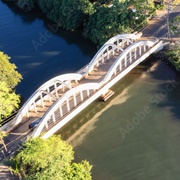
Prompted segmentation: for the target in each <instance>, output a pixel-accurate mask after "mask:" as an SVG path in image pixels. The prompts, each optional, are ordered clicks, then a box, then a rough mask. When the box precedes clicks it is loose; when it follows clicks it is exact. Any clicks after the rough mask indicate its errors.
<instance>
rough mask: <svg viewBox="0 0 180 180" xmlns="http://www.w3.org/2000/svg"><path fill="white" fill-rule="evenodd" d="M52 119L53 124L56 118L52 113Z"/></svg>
mask: <svg viewBox="0 0 180 180" xmlns="http://www.w3.org/2000/svg"><path fill="white" fill-rule="evenodd" d="M52 119H53V122H54V123H55V122H56V118H55V115H54V113H53V114H52Z"/></svg>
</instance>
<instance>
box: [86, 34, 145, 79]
mask: <svg viewBox="0 0 180 180" xmlns="http://www.w3.org/2000/svg"><path fill="white" fill-rule="evenodd" d="M141 35H142V33H139V34H119V35H116V36H114V37H112V38H111V39H109V40H108V41H107V42H106V43H105V44H104V45H103V46H102V47H101V48H100V49H99V50H98V52H97V53H96V54H95V56H94V57H93V59H92V60H91V62H90V63H89V65H88V66H87V68H86V70H85V72H84V74H83V75H84V76H86V75H87V74H90V73H91V71H92V70H93V69H94V67H95V66H97V67H98V66H99V64H100V62H101V63H104V61H105V57H107V59H109V56H110V54H111V53H112V54H113V55H114V54H115V51H116V50H118V51H121V52H122V51H123V48H124V45H125V44H127V45H129V44H132V43H133V40H136V39H138V38H139V37H140V36H141Z"/></svg>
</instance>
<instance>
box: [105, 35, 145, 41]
mask: <svg viewBox="0 0 180 180" xmlns="http://www.w3.org/2000/svg"><path fill="white" fill-rule="evenodd" d="M141 36H142V33H137V34H135V33H134V34H131V33H125V34H118V35H116V36H114V37H112V38H111V39H109V40H108V41H107V42H106V43H105V44H109V43H116V41H117V40H120V39H122V40H123V39H124V40H126V41H128V42H132V41H133V40H137V39H138V38H140V37H141Z"/></svg>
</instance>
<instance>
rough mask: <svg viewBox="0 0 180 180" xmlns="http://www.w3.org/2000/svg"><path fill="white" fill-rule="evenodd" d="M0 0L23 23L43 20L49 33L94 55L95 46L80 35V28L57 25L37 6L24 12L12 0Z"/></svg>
mask: <svg viewBox="0 0 180 180" xmlns="http://www.w3.org/2000/svg"><path fill="white" fill-rule="evenodd" d="M1 1H2V3H3V4H6V5H7V6H8V8H9V9H10V10H11V11H12V12H13V13H14V14H15V15H16V16H19V17H20V18H21V19H22V22H23V23H26V24H31V23H33V22H34V21H35V20H37V19H39V20H41V21H43V26H44V27H45V29H46V30H47V31H48V32H49V33H52V34H53V35H55V36H59V37H61V38H62V39H64V40H65V41H66V42H67V43H68V44H70V45H73V44H74V45H76V46H78V47H79V48H80V49H81V50H82V52H83V53H84V54H85V55H87V56H93V55H95V52H96V51H97V47H96V46H95V44H93V43H92V42H91V41H90V40H88V39H85V38H84V37H83V36H82V30H76V31H70V30H65V29H63V28H61V27H57V24H56V23H55V22H53V21H51V20H49V19H48V18H47V17H46V15H45V14H43V13H42V12H41V10H40V9H38V8H35V9H33V10H32V11H31V12H24V11H23V10H21V9H19V8H18V7H17V6H16V4H15V3H14V2H11V1H5V0H1Z"/></svg>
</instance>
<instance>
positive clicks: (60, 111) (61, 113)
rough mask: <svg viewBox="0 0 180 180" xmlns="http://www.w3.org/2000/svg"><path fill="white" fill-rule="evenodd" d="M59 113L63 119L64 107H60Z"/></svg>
mask: <svg viewBox="0 0 180 180" xmlns="http://www.w3.org/2000/svg"><path fill="white" fill-rule="evenodd" d="M59 113H60V116H61V117H62V116H63V112H62V107H61V106H60V107H59Z"/></svg>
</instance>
